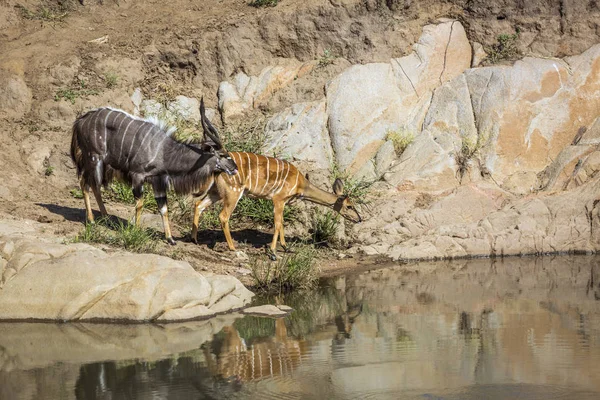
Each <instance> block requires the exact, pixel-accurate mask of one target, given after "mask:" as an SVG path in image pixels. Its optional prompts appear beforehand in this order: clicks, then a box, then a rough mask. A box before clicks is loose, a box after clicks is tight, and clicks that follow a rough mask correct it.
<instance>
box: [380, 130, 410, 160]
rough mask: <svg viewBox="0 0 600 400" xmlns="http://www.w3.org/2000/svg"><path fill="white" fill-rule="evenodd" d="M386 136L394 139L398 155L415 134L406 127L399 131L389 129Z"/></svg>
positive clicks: (388, 138)
mask: <svg viewBox="0 0 600 400" xmlns="http://www.w3.org/2000/svg"><path fill="white" fill-rule="evenodd" d="M385 138H386V140H391V141H392V144H393V145H394V151H395V152H396V155H397V156H400V155H401V154H402V153H404V150H406V148H407V147H408V145H409V144H411V143H412V141H413V140H414V139H415V135H414V133H412V132H410V131H408V130H406V129H399V130H397V131H388V133H387V135H386V137H385Z"/></svg>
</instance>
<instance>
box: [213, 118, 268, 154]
mask: <svg viewBox="0 0 600 400" xmlns="http://www.w3.org/2000/svg"><path fill="white" fill-rule="evenodd" d="M265 124H266V120H265V119H264V118H256V119H254V120H251V121H249V122H242V123H240V124H239V125H237V126H231V127H227V128H226V129H225V131H224V132H223V134H222V135H221V136H222V141H223V146H224V147H225V148H226V149H227V151H245V152H248V153H258V154H260V153H262V150H263V147H264V145H265V142H266V140H267V137H266V134H265Z"/></svg>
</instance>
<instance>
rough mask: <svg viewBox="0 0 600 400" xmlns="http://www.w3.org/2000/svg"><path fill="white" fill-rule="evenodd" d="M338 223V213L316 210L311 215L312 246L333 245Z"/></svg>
mask: <svg viewBox="0 0 600 400" xmlns="http://www.w3.org/2000/svg"><path fill="white" fill-rule="evenodd" d="M339 223H340V216H339V214H338V213H336V212H333V211H330V210H327V211H325V212H322V211H321V210H319V209H317V210H316V211H315V213H314V215H313V219H312V227H311V237H312V241H313V243H314V244H317V245H318V244H323V243H333V242H335V236H336V232H337V229H338V225H339Z"/></svg>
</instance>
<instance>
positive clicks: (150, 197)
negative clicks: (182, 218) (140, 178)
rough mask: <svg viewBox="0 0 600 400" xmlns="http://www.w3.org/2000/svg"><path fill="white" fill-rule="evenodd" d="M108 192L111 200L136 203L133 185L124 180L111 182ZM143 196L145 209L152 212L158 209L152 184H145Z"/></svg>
mask: <svg viewBox="0 0 600 400" xmlns="http://www.w3.org/2000/svg"><path fill="white" fill-rule="evenodd" d="M106 194H107V197H108V198H109V199H110V200H113V201H117V202H119V203H125V204H135V197H134V196H133V190H132V189H131V186H130V185H128V184H127V183H124V182H122V181H118V180H116V181H113V182H111V184H110V185H109V186H108V190H107V193H106ZM142 196H143V199H144V202H143V208H144V209H146V210H149V211H152V212H155V211H157V210H158V206H157V205H156V200H155V199H154V193H153V192H152V187H151V186H150V185H148V184H145V185H144V193H143V195H142Z"/></svg>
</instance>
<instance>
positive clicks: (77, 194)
mask: <svg viewBox="0 0 600 400" xmlns="http://www.w3.org/2000/svg"><path fill="white" fill-rule="evenodd" d="M69 193H71V196H73V198H74V199H83V192H82V191H81V189H80V188H73V189H71V190H69Z"/></svg>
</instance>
